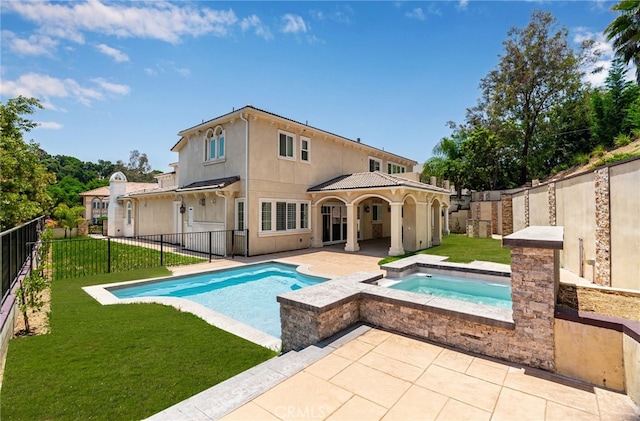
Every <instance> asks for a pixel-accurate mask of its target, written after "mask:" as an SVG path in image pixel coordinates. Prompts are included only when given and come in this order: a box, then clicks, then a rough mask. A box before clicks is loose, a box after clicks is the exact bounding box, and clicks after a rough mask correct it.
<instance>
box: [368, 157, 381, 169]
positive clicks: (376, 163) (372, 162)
mask: <svg viewBox="0 0 640 421" xmlns="http://www.w3.org/2000/svg"><path fill="white" fill-rule="evenodd" d="M380 168H382V161H381V160H379V159H378V158H372V157H369V172H374V171H380Z"/></svg>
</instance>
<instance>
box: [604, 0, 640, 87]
mask: <svg viewBox="0 0 640 421" xmlns="http://www.w3.org/2000/svg"><path fill="white" fill-rule="evenodd" d="M611 10H613V11H615V12H621V13H622V14H621V15H620V16H618V17H617V18H615V19H614V21H613V22H611V23H610V24H609V26H607V29H605V31H604V32H605V34H606V35H607V40H609V41H612V40H613V48H614V49H615V51H616V55H617V56H619V57H622V59H623V60H624V62H625V63H629V62H630V61H632V62H633V64H635V66H636V82H637V83H638V85H640V1H638V0H622V1H621V2H620V3H618V4H616V5H615V6H613V7H612V8H611Z"/></svg>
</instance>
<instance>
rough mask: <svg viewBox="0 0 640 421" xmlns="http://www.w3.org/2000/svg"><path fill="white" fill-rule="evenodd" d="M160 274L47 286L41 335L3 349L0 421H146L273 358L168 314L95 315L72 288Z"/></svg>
mask: <svg viewBox="0 0 640 421" xmlns="http://www.w3.org/2000/svg"><path fill="white" fill-rule="evenodd" d="M168 274H169V271H168V270H166V269H165V268H155V269H145V270H136V271H129V272H121V273H115V274H109V275H98V276H93V277H89V278H76V279H65V280H55V281H54V282H53V283H52V291H51V293H52V297H51V298H52V301H51V306H52V308H51V333H50V334H47V335H42V336H32V337H24V338H20V339H12V340H11V342H10V345H9V352H8V355H7V362H6V366H5V373H4V379H3V384H2V390H1V395H0V402H1V403H2V408H1V411H2V419H3V420H45V419H46V420H79V419H83V420H101V419H104V420H114V419H127V420H133V419H141V418H146V417H148V416H150V415H152V414H154V413H156V412H158V411H161V410H163V409H165V408H167V407H169V406H171V405H173V404H175V403H177V402H180V401H182V400H184V399H186V398H188V397H190V396H192V395H194V394H196V393H198V392H200V391H202V390H204V389H207V388H209V387H211V386H213V385H215V384H217V383H220V382H222V381H223V380H225V379H228V378H230V377H232V376H234V375H236V374H238V373H240V372H242V371H244V370H246V369H248V368H250V367H253V366H255V365H256V364H259V363H260V362H262V361H265V360H267V359H269V358H271V357H273V356H275V355H276V353H275V352H274V351H271V350H268V349H266V348H263V347H261V346H258V345H256V344H253V343H251V342H249V341H246V340H244V339H241V338H238V337H236V336H234V335H232V334H230V333H228V332H225V331H223V330H220V329H217V328H215V327H213V326H211V325H209V324H207V323H206V322H204V321H203V320H201V319H199V318H197V317H196V316H194V315H192V314H190V313H181V312H179V311H178V310H176V309H174V308H173V307H168V306H162V305H159V304H127V305H110V306H102V305H100V304H99V303H98V302H97V301H95V300H94V299H93V298H91V297H90V296H89V295H88V294H86V293H85V292H84V291H83V290H82V289H81V287H82V286H86V285H94V284H101V283H107V282H120V281H125V280H132V279H143V278H150V277H158V276H166V275H168Z"/></svg>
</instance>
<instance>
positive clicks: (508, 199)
mask: <svg viewBox="0 0 640 421" xmlns="http://www.w3.org/2000/svg"><path fill="white" fill-rule="evenodd" d="M501 200H502V235H503V236H505V237H506V236H507V235H509V234H513V196H511V195H510V194H503V195H502V197H501Z"/></svg>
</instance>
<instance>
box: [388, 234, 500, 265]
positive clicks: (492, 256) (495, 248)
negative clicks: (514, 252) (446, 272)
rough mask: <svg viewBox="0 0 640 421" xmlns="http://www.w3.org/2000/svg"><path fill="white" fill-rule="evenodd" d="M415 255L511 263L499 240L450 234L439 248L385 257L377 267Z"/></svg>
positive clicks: (466, 261)
mask: <svg viewBox="0 0 640 421" xmlns="http://www.w3.org/2000/svg"><path fill="white" fill-rule="evenodd" d="M415 254H435V255H438V256H448V257H449V261H450V262H456V263H469V262H472V261H474V260H482V261H485V262H495V263H504V264H507V265H508V264H510V263H511V252H510V251H509V249H508V248H503V247H502V241H501V240H494V239H492V238H469V237H467V236H466V235H464V234H450V235H448V236H446V237H443V239H442V243H441V244H440V245H439V246H435V247H431V248H428V249H425V250H420V251H418V252H416V253H407V254H405V255H402V256H395V257H387V258H384V259H382V260H380V261H379V262H378V264H379V265H383V264H385V263H389V262H393V261H394V260H398V259H401V258H403V257H407V256H413V255H415Z"/></svg>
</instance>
